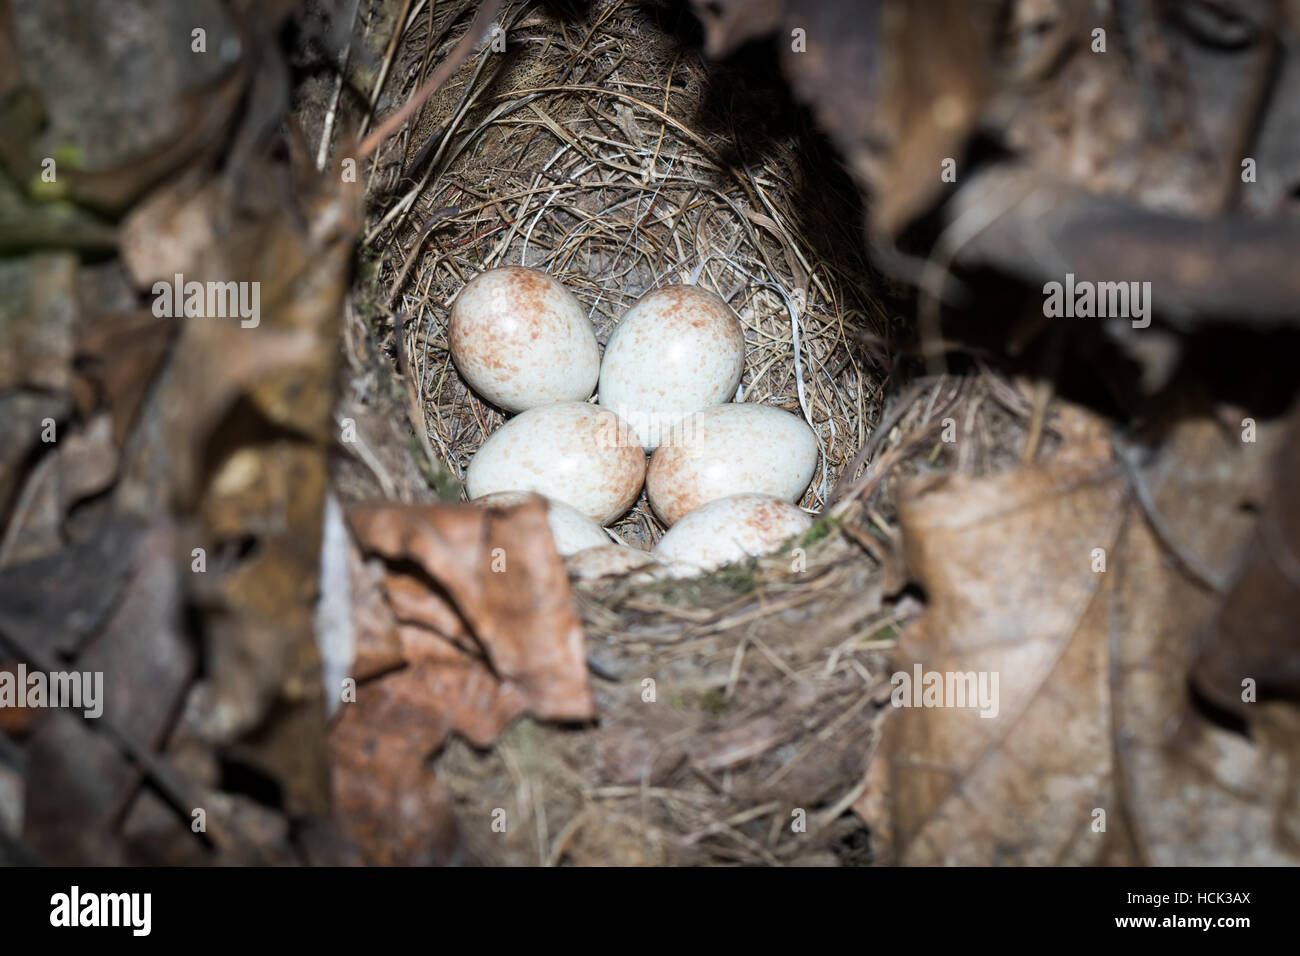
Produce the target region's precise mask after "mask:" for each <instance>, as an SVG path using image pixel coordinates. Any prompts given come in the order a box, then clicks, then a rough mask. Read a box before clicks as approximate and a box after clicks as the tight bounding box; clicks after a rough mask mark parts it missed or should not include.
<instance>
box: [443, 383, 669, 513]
mask: <svg viewBox="0 0 1300 956" xmlns="http://www.w3.org/2000/svg"><path fill="white" fill-rule="evenodd" d="M645 467H646V458H645V449H643V448H642V447H641V445H640V444H638V442H637V441H636V438H635V436H633V435H632V434H631V433H630V431H629V430H628V428H627V425H626V424H625V423H624V422H623V421H621V420H620V419H619V417H618V416H617V415H615V414H614V413H613V412H610V411H607V410H605V409H603V408H597V407H596V406H595V405H588V404H587V403H585V402H559V403H557V404H554V405H543V406H541V407H540V408H530V409H529V410H528V411H526V412H521V413H520V414H519V415H516V416H515V417H514V418H512V419H510V421H508V422H506V423H505V424H504V425H502V426H501V428H499V429H498V430H497V431H496V432H495V433H493V434H492V436H491V437H489V438H488V440H487V441H485V442H484V443H483V447H482V448H480V449H479V450H478V454H476V455H475V456H474V458H473V460H471V461H470V463H469V469H468V470H467V472H466V474H465V489H466V491H468V492H469V496H470V498H471V499H475V498H481V497H483V496H484V495H487V494H491V493H492V492H494V491H535V492H537V493H538V494H540V495H544V496H545V497H547V498H550V499H552V500H554V501H562V502H564V503H565V504H568V505H571V506H573V507H574V508H577V509H578V511H580V512H582V513H583V514H584V515H586V516H587V517H588V518H591V519H592V520H594V521H597V522H599V523H600V524H609V522H611V521H613V520H614V519H615V518H617V517H619V515H621V514H623V512H625V511H627V509H628V508H629V507H631V505H632V502H633V501H635V500H636V497H637V495H639V494H640V493H641V483H642V482H643V481H644V480H645Z"/></svg>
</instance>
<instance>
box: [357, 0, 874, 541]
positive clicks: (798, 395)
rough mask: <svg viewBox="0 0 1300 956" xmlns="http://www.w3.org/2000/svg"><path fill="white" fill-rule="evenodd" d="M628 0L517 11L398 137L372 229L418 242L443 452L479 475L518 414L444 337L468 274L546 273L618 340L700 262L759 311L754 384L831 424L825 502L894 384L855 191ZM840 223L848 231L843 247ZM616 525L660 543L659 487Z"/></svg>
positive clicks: (745, 314) (399, 241)
mask: <svg viewBox="0 0 1300 956" xmlns="http://www.w3.org/2000/svg"><path fill="white" fill-rule="evenodd" d="M617 6H618V5H617V4H610V5H597V8H596V9H595V10H593V11H592V14H591V17H592V19H593V20H602V18H601V12H602V10H603V12H606V13H609V14H610V15H609V16H608V17H606V18H604V19H603V20H602V22H601V23H600V26H599V28H598V29H597V30H596V31H595V32H592V33H590V34H588V35H586V36H585V39H584V36H583V35H582V34H581V33H580V32H578V31H576V30H574V29H573V28H572V25H568V26H567V27H566V24H564V23H563V22H562V21H560V20H558V19H552V18H549V17H544V16H542V15H540V14H535V13H532V14H530V13H529V8H527V7H524V8H521V12H520V13H519V14H518V15H517V16H516V17H515V18H514V20H513V21H512V20H510V19H509V16H510V15H509V14H506V15H505V19H504V22H503V28H504V37H505V38H506V42H505V49H504V51H500V52H497V51H494V50H493V49H492V47H491V45H490V44H489V45H488V46H487V47H485V48H484V49H483V50H482V51H481V52H479V53H477V54H476V55H475V56H474V57H471V59H470V61H469V62H467V63H466V64H465V65H464V67H462V69H461V70H460V72H459V73H458V75H457V76H456V77H455V78H454V79H453V81H452V82H450V83H449V84H447V86H446V88H445V89H444V90H443V91H441V93H440V94H439V95H438V96H435V97H434V98H433V99H432V100H431V101H430V102H429V104H428V105H427V106H426V107H425V109H424V115H425V117H426V120H425V122H424V124H423V126H421V127H420V128H419V129H418V130H417V131H416V132H415V133H414V134H413V136H412V137H411V139H410V141H409V142H408V143H407V144H406V150H405V152H404V153H403V154H402V155H401V156H400V157H398V156H396V153H397V152H398V150H399V149H400V147H401V141H400V140H396V141H395V143H394V146H393V147H392V152H393V154H394V155H393V156H392V157H389V158H388V162H389V163H390V165H389V166H388V167H387V169H388V175H389V177H390V179H391V188H392V189H393V191H394V193H395V194H396V195H398V196H400V197H401V199H400V200H399V201H398V202H397V203H395V204H394V205H393V207H392V208H393V214H392V215H390V217H387V219H386V220H385V221H381V222H379V223H377V224H376V225H375V226H374V228H373V232H374V233H375V234H379V233H380V232H381V231H383V232H387V233H388V234H390V235H391V236H392V237H393V238H392V239H391V240H390V241H391V242H392V243H394V244H395V245H396V246H397V247H398V248H400V249H402V250H404V260H405V261H404V262H403V265H407V264H408V263H409V266H408V268H407V271H408V274H407V275H406V276H405V281H404V286H403V288H402V290H401V292H400V295H399V301H398V302H397V303H396V304H397V305H398V306H399V308H400V311H401V314H402V315H403V316H404V318H405V322H404V329H405V337H406V341H405V345H406V348H407V354H408V355H409V356H410V361H411V370H412V376H413V378H414V380H415V382H416V385H417V389H418V398H419V403H420V405H421V407H422V409H423V411H424V414H425V419H426V425H427V432H428V435H429V438H430V441H431V443H432V447H433V450H434V452H435V454H436V456H437V459H438V463H439V464H440V465H442V466H443V467H445V468H446V470H447V471H448V472H449V473H451V474H452V475H454V476H456V477H457V478H460V479H463V478H464V476H465V469H466V467H467V466H468V464H469V462H470V460H471V459H472V458H473V456H474V454H475V453H476V452H477V451H478V449H479V448H480V447H481V446H482V444H483V442H484V440H485V439H486V438H487V437H488V436H489V435H490V434H492V432H493V431H495V430H496V429H497V428H498V427H499V426H500V425H501V423H502V421H503V420H504V416H503V414H502V412H501V411H500V410H499V409H497V408H495V407H493V406H492V405H490V404H488V403H486V402H484V401H483V400H481V399H480V398H479V397H478V396H477V395H475V394H474V393H473V392H472V391H470V390H469V389H468V388H467V386H466V385H465V383H464V382H463V380H462V379H461V378H460V376H459V375H458V374H457V372H456V370H455V367H454V366H453V364H452V362H451V357H450V353H449V350H448V341H447V317H448V311H449V306H450V303H451V302H452V300H453V299H454V298H455V296H456V294H457V293H458V292H459V291H460V289H461V287H462V286H463V285H464V284H465V283H466V281H468V280H469V279H470V278H471V277H472V276H474V275H476V274H477V273H479V272H481V271H482V270H484V269H488V268H493V267H495V266H500V265H526V266H529V267H532V268H535V269H540V270H542V271H545V272H547V273H549V274H550V275H552V276H553V277H555V278H556V279H558V280H560V281H561V282H562V283H563V284H564V285H565V286H566V287H567V288H568V289H569V290H570V291H572V292H573V294H574V295H575V296H577V298H578V300H579V301H580V302H581V303H582V305H583V307H584V308H585V309H586V310H587V312H588V314H589V316H590V317H591V320H592V323H593V325H594V327H595V330H596V336H597V339H598V341H599V342H600V343H601V344H602V346H603V345H604V344H605V342H606V341H607V340H608V338H609V335H610V333H611V332H612V331H613V329H614V327H615V325H616V324H617V323H618V320H619V318H620V316H621V315H622V314H623V313H624V312H625V311H626V310H627V309H628V307H629V306H631V304H632V303H633V302H635V301H636V299H637V297H639V296H640V295H642V294H643V293H645V292H647V291H649V290H651V289H655V288H659V287H662V286H664V285H668V284H673V283H698V284H699V285H701V286H703V287H705V288H708V289H711V290H713V291H715V292H717V293H718V294H719V295H721V296H722V297H723V298H724V299H725V300H726V301H727V302H728V303H729V304H730V305H731V307H732V308H733V309H734V310H735V312H736V314H737V315H738V316H739V317H740V321H741V322H742V323H743V325H744V328H745V340H746V346H747V356H746V363H745V373H744V378H743V380H742V383H741V394H740V398H743V400H744V401H746V402H758V403H762V404H765V405H772V406H775V407H777V408H782V409H785V410H786V411H789V412H792V413H794V414H796V415H798V416H800V417H801V418H803V419H804V420H805V421H807V422H808V424H809V425H810V426H811V427H812V429H813V431H814V432H815V433H816V435H817V436H818V440H819V443H820V445H821V449H822V456H821V463H820V465H819V467H818V471H817V473H816V474H815V476H814V478H813V481H812V483H811V485H810V487H809V489H808V491H807V493H806V494H805V496H804V498H803V500H802V502H801V504H802V505H803V506H804V507H805V508H808V509H810V510H813V511H817V510H820V509H821V508H822V506H823V505H824V504H825V503H826V500H827V497H828V495H829V494H830V492H831V489H832V488H833V487H834V484H835V482H836V480H837V479H838V477H839V475H840V473H841V472H842V471H843V469H844V467H845V465H846V464H847V463H848V462H849V461H850V460H851V459H852V457H853V455H854V453H855V451H856V450H857V449H858V448H860V447H861V445H862V443H863V442H864V441H865V439H866V435H867V432H868V430H869V428H870V423H871V421H872V420H873V416H874V414H875V412H876V409H877V406H878V402H879V397H880V392H881V385H882V383H881V375H880V373H879V371H878V370H876V369H874V368H871V367H869V365H868V363H867V362H866V361H865V359H864V353H863V352H862V351H861V350H860V349H858V348H856V347H854V345H855V342H857V341H858V337H860V336H862V334H863V333H864V332H867V333H868V334H869V335H871V336H875V335H878V334H879V333H880V332H881V330H882V328H883V321H884V314H883V312H882V311H881V310H880V307H879V305H878V303H877V302H876V301H875V300H873V299H872V298H871V297H870V294H869V289H870V286H869V285H868V284H867V283H866V282H865V281H864V278H865V267H864V264H863V261H862V258H861V254H860V246H861V243H860V241H859V238H858V229H857V222H856V215H857V207H856V205H855V200H854V198H853V197H852V191H851V189H850V188H849V186H848V184H847V182H846V181H844V179H843V177H842V174H838V170H836V169H834V168H832V169H830V170H829V171H828V170H826V169H820V170H818V169H816V168H810V167H809V164H808V163H807V162H806V157H805V156H803V155H801V153H800V149H801V146H802V145H803V144H801V143H800V142H799V139H798V137H797V136H795V135H790V136H786V137H784V138H780V139H778V138H773V137H771V136H769V135H767V134H764V135H761V136H752V137H751V136H748V135H747V136H746V137H745V142H744V148H743V151H742V150H741V149H740V148H739V147H738V142H737V140H736V138H735V133H736V131H735V129H734V128H733V127H732V124H733V123H735V122H737V117H736V116H735V114H734V113H730V112H723V113H721V114H719V113H718V112H717V110H719V109H723V108H721V107H717V106H715V105H714V104H711V103H709V102H708V101H707V96H708V95H709V92H710V91H711V90H715V89H716V88H717V86H718V83H717V79H716V78H715V77H711V76H709V75H708V71H707V69H706V67H705V65H704V63H703V62H702V61H701V60H700V59H699V57H698V55H697V54H695V53H694V52H693V51H690V50H684V49H682V48H680V47H679V46H678V45H677V44H678V41H677V40H675V39H673V38H672V37H670V36H669V35H668V34H664V33H659V32H656V30H654V29H653V28H652V24H649V23H647V22H645V21H644V20H643V19H640V18H638V17H636V16H634V15H632V14H631V13H624V12H623V11H622V10H621V9H615V8H616V7H617ZM448 16H449V17H450V16H454V11H453V12H452V13H449V14H448ZM418 41H419V38H418V37H415V38H413V42H412V43H411V44H410V46H411V51H410V55H411V56H413V57H414V56H418V55H420V54H422V52H423V50H422V47H421V46H420V44H419V42H418ZM417 65H418V64H417ZM418 73H419V71H418V70H414V71H412V75H413V80H414V79H415V78H417V77H418ZM771 95H772V97H773V101H774V102H777V103H780V102H781V100H780V99H779V98H780V97H784V96H786V94H785V93H784V92H783V91H782V90H781V89H780V88H779V87H776V86H774V88H773V90H772V91H771ZM791 109H792V108H791ZM445 117H451V119H450V121H448V122H445V123H444V122H443V119H442V118H445ZM770 119H771V117H766V118H764V117H760V116H752V117H746V118H745V121H746V122H747V123H748V124H755V123H760V122H767V121H770ZM753 131H754V126H752V125H750V126H748V127H747V129H746V133H747V134H748V133H751V132H753ZM426 137H427V138H426ZM426 143H427V144H430V145H429V148H428V150H427V151H426V155H424V156H420V155H419V153H420V150H421V148H422V147H423V146H424V144H426ZM432 144H436V145H432ZM817 158H818V159H820V160H821V161H822V162H824V163H831V162H833V161H832V160H830V158H829V157H827V156H825V155H819V156H818V157H817ZM836 190H840V191H841V194H837V193H836ZM832 235H837V236H839V237H842V239H843V240H844V241H842V242H839V243H837V244H836V246H835V247H834V248H830V247H828V245H827V243H826V237H828V236H832ZM411 257H415V258H414V259H412V258H411ZM613 530H614V531H615V533H616V534H618V535H619V537H620V538H621V539H622V540H623V541H625V542H627V543H629V544H633V545H635V546H640V547H650V546H652V545H653V544H654V542H655V541H656V540H657V539H658V537H659V535H660V534H661V533H662V531H663V528H662V526H661V524H660V523H659V521H658V520H657V518H656V517H655V515H654V513H653V512H652V511H651V509H650V507H649V504H648V503H647V502H646V500H645V497H644V496H642V498H641V499H640V501H638V503H637V504H636V505H635V507H634V508H633V509H632V511H630V512H629V513H628V514H627V515H626V516H625V517H624V518H623V519H622V520H621V521H620V522H619V523H618V524H617V525H616V526H615V527H614V529H613Z"/></svg>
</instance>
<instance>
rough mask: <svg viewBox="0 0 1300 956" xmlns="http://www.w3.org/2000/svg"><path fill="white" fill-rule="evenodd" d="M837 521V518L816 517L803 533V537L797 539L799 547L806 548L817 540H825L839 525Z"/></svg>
mask: <svg viewBox="0 0 1300 956" xmlns="http://www.w3.org/2000/svg"><path fill="white" fill-rule="evenodd" d="M839 523H840V521H839V519H838V518H832V517H826V516H823V517H821V518H818V519H817V520H816V521H814V522H813V523H812V527H811V528H809V529H808V530H807V531H805V532H804V533H803V537H802V538H800V539H799V547H801V548H807V547H811V546H812V545H814V544H816V543H817V542H819V541H825V540H826V539H827V538H829V537H830V536H831V534H832V533H833V532H834V531H835V529H836V528H837V527H839Z"/></svg>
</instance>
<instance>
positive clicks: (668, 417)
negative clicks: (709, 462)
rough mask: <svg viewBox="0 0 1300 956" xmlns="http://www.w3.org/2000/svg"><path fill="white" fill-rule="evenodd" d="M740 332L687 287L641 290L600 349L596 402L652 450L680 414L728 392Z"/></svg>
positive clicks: (715, 299) (721, 308) (734, 377)
mask: <svg viewBox="0 0 1300 956" xmlns="http://www.w3.org/2000/svg"><path fill="white" fill-rule="evenodd" d="M744 367H745V334H744V328H743V327H742V326H741V324H740V320H739V319H738V318H737V317H736V313H735V312H733V311H732V310H731V307H730V306H729V305H727V303H726V302H724V301H723V300H722V298H721V297H719V296H717V295H715V294H714V293H712V292H709V291H708V290H707V289H701V288H700V287H699V286H693V285H670V286H665V287H664V288H662V289H655V290H653V291H652V292H647V293H646V294H645V295H643V296H642V297H641V298H640V299H638V300H637V301H636V303H635V304H633V306H632V308H630V309H628V310H627V312H626V313H624V315H623V317H622V319H620V320H619V323H618V325H617V326H616V327H615V328H614V332H613V334H612V335H610V337H609V342H608V343H607V344H606V345H605V358H604V360H603V361H602V362H601V366H600V388H599V391H600V404H601V407H603V408H608V409H610V410H612V411H614V412H617V413H618V414H619V415H620V416H621V417H622V418H623V419H624V420H625V421H626V422H627V423H628V424H629V425H630V426H631V427H632V430H633V431H634V432H635V433H636V435H637V437H638V438H639V439H640V441H641V444H642V445H644V446H645V447H646V448H647V449H651V450H653V449H654V448H655V447H657V446H658V445H659V443H660V441H661V440H662V439H663V438H664V437H665V436H666V435H667V434H668V430H669V429H670V428H671V427H672V426H673V425H674V424H675V423H676V422H678V421H680V420H681V419H682V418H684V417H685V416H686V415H689V414H690V413H691V412H695V411H699V410H700V409H702V408H707V407H708V406H710V405H720V404H722V403H723V402H726V401H729V400H730V399H731V398H732V396H734V395H735V394H736V386H738V385H739V384H740V376H741V372H742V371H743V370H744Z"/></svg>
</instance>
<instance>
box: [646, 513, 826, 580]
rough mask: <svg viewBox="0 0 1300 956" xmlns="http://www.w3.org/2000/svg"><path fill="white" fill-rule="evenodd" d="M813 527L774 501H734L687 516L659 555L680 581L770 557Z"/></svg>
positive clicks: (657, 548)
mask: <svg viewBox="0 0 1300 956" xmlns="http://www.w3.org/2000/svg"><path fill="white" fill-rule="evenodd" d="M810 527H812V519H811V518H809V517H808V516H807V515H806V514H804V513H803V511H802V510H800V509H799V508H798V507H797V506H795V505H792V504H790V502H788V501H782V500H781V499H780V498H774V497H773V496H772V495H757V494H745V495H732V496H730V497H727V498H719V499H718V500H717V501H710V502H709V503H708V504H707V505H704V507H702V508H697V509H695V510H694V511H692V512H691V513H690V514H688V515H686V516H685V517H684V518H682V519H681V520H680V521H678V522H677V523H676V524H675V525H673V526H672V527H671V528H670V529H669V530H668V533H667V534H665V535H664V536H663V537H662V538H660V539H659V544H658V545H656V546H655V550H654V554H655V557H657V558H658V559H659V560H660V561H662V562H664V563H665V564H667V565H668V566H669V568H670V569H671V570H672V573H673V575H674V576H675V577H691V576H692V575H696V574H700V573H702V572H704V571H712V570H714V569H715V568H720V567H722V566H723V565H724V564H732V563H733V562H736V561H743V560H745V559H746V558H750V557H755V556H758V555H762V554H768V553H770V552H772V551H775V550H776V549H777V548H779V547H780V546H781V545H782V544H783V543H784V542H786V541H787V540H789V539H790V538H792V537H793V536H795V535H797V534H803V533H804V532H806V531H807V530H808V529H809V528H810Z"/></svg>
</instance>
